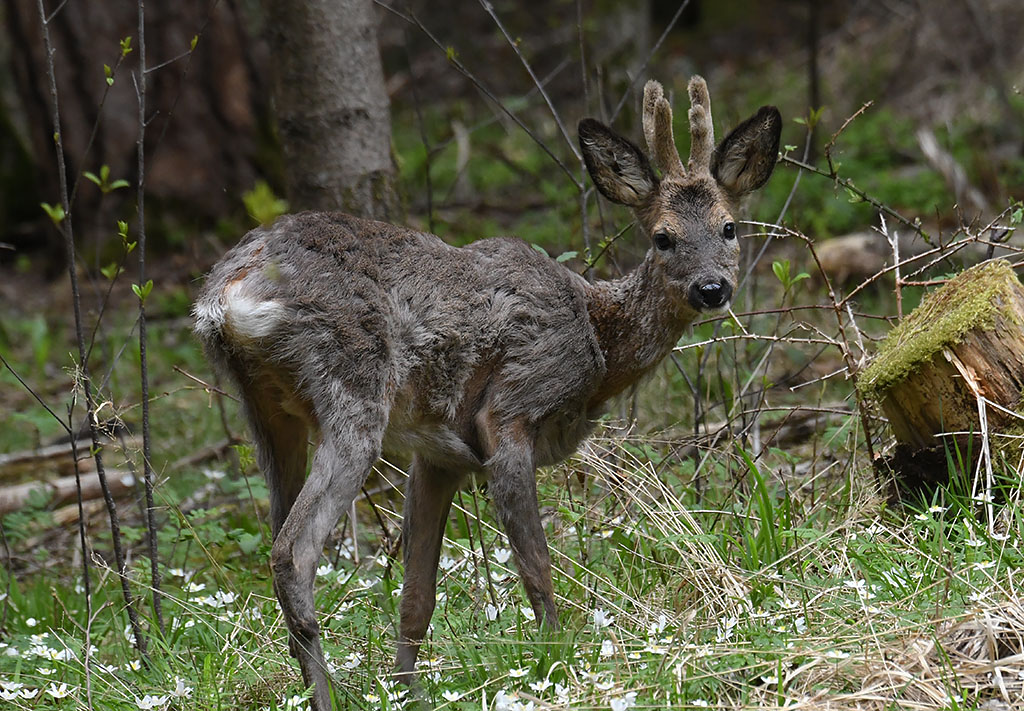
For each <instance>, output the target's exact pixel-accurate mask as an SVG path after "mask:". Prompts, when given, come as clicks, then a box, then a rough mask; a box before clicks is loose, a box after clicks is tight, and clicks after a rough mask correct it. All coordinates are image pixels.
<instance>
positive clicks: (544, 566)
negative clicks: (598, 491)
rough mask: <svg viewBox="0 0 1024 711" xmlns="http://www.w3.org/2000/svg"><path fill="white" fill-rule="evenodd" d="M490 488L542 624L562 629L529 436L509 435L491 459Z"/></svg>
mask: <svg viewBox="0 0 1024 711" xmlns="http://www.w3.org/2000/svg"><path fill="white" fill-rule="evenodd" d="M487 468H488V469H489V470H490V474H491V481H490V484H489V485H488V489H489V491H490V493H491V499H492V500H493V501H494V504H495V506H496V507H497V509H498V517H499V518H500V519H501V524H502V526H503V527H504V528H505V534H506V535H507V536H508V542H509V544H510V545H511V546H512V553H513V554H514V555H515V559H516V567H518V568H519V577H520V578H521V579H522V581H523V587H524V588H526V596H527V598H528V599H529V600H530V605H531V606H533V611H534V613H535V614H536V616H537V622H538V624H540V625H542V626H547V627H550V628H552V629H558V612H557V611H556V610H555V593H554V588H553V587H552V585H551V558H550V556H549V555H548V543H547V539H546V538H545V537H544V527H543V526H542V525H541V521H540V508H539V507H538V504H537V479H536V470H535V468H534V465H533V447H532V444H531V443H529V442H528V441H527V440H526V438H525V437H521V438H512V437H506V438H504V439H502V441H501V442H500V443H499V445H498V448H497V450H496V451H495V453H494V455H493V456H492V457H491V459H490V460H489V461H488V462H487Z"/></svg>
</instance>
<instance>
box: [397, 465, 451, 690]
mask: <svg viewBox="0 0 1024 711" xmlns="http://www.w3.org/2000/svg"><path fill="white" fill-rule="evenodd" d="M458 484H459V477H458V476H456V475H454V474H452V473H450V472H448V471H446V470H444V469H442V468H439V467H435V466H434V465H432V464H430V463H428V462H426V461H424V460H423V459H422V458H420V457H416V458H415V459H414V460H413V464H412V467H411V469H410V472H409V481H408V482H407V483H406V486H405V506H404V509H403V510H404V514H403V519H402V542H403V543H402V545H403V547H404V553H403V561H404V565H405V577H404V579H403V581H402V603H401V611H400V622H399V634H398V656H397V659H396V660H395V676H396V677H397V678H398V679H399V680H401V681H403V682H406V683H411V682H412V680H413V673H414V670H415V667H416V655H417V654H418V653H419V649H420V644H421V643H422V642H423V638H424V637H425V636H426V633H427V627H428V626H429V625H430V618H431V616H432V615H433V614H434V603H435V599H436V591H437V563H438V559H439V557H440V555H441V541H442V539H443V537H444V528H445V524H446V523H447V522H448V511H449V510H450V508H451V504H452V497H453V496H454V495H455V491H456V489H457V488H458Z"/></svg>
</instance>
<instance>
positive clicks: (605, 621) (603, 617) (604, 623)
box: [594, 608, 615, 629]
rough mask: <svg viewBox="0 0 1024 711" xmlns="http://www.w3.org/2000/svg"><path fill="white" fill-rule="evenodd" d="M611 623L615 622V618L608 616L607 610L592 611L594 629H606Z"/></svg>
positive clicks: (596, 609)
mask: <svg viewBox="0 0 1024 711" xmlns="http://www.w3.org/2000/svg"><path fill="white" fill-rule="evenodd" d="M613 622H615V618H614V617H612V616H611V615H609V614H608V611H607V610H602V609H601V608H595V609H594V627H596V628H597V629H601V628H603V627H608V626H609V625H611V624H612V623H613Z"/></svg>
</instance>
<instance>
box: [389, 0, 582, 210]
mask: <svg viewBox="0 0 1024 711" xmlns="http://www.w3.org/2000/svg"><path fill="white" fill-rule="evenodd" d="M374 2H376V4H377V5H378V6H380V7H382V8H384V9H385V10H387V11H388V12H390V13H392V14H394V15H396V16H397V17H400V18H401V19H403V20H405V21H406V22H408V23H410V24H412V25H415V26H416V27H417V28H419V30H420V31H421V32H422V33H423V34H424V35H426V36H427V38H428V39H429V40H430V41H431V42H433V43H434V45H435V46H436V47H437V48H438V49H440V50H441V51H442V52H444V53H445V55H446V56H447V57H448V61H449V62H450V63H451V65H452V66H453V67H455V69H456V70H457V71H458V72H459V73H460V74H462V75H463V76H464V77H466V78H467V79H469V81H470V82H471V83H472V84H473V86H475V87H476V88H477V90H478V91H479V92H480V93H482V94H483V95H484V96H486V97H487V98H488V99H490V100H491V101H493V102H494V103H495V104H496V105H497V106H498V108H499V109H501V111H502V113H504V114H505V115H506V116H508V117H509V118H510V119H512V121H513V122H515V124H516V125H517V126H519V128H521V129H522V130H523V131H524V132H525V133H526V135H527V136H529V137H530V138H531V139H533V142H534V143H536V144H537V146H538V147H539V148H540V149H541V150H542V151H544V152H545V153H547V155H548V157H549V158H551V160H553V161H554V162H555V165H557V166H558V167H559V168H561V169H562V171H563V172H564V173H565V174H566V175H568V176H569V180H571V181H572V184H573V185H575V186H576V189H577V190H582V189H583V187H584V186H583V183H581V182H580V180H579V178H577V177H576V176H575V175H573V173H572V171H570V170H569V168H568V166H566V165H565V163H564V162H562V159H561V158H559V157H558V156H556V155H555V154H554V153H553V152H552V151H551V149H550V148H549V147H548V145H547V144H546V143H545V142H544V141H543V140H541V138H540V136H538V135H537V134H536V133H534V132H533V130H532V129H530V127H529V126H527V125H526V124H525V123H524V122H523V120H522V119H520V118H519V117H518V116H516V114H515V113H513V111H512V110H511V109H510V108H508V107H507V106H506V105H505V104H504V103H503V102H502V101H501V100H500V99H499V98H498V97H497V96H495V95H494V93H493V92H492V91H491V90H490V89H488V88H487V87H486V86H485V85H484V84H483V82H481V81H480V80H479V79H477V78H476V75H474V74H473V73H472V72H470V71H469V69H467V68H466V66H465V65H464V64H463V63H462V62H461V61H460V60H459V58H458V56H457V55H456V53H455V51H454V50H452V48H451V47H446V46H445V45H443V44H441V41H440V40H438V39H437V37H435V36H434V34H433V33H432V32H431V31H430V30H428V29H427V27H426V25H424V24H423V23H422V22H421V21H420V19H419V18H418V17H417V16H416V13H414V12H412V11H411V10H410V12H409V14H408V15H407V14H405V13H403V12H400V11H399V10H396V9H395V8H393V7H391V6H390V5H387V4H386V3H384V2H381V0H374Z"/></svg>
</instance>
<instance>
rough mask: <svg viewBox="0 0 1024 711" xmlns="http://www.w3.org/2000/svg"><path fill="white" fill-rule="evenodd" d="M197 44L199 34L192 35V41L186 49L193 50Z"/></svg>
mask: <svg viewBox="0 0 1024 711" xmlns="http://www.w3.org/2000/svg"><path fill="white" fill-rule="evenodd" d="M197 44H199V35H192V41H191V42H190V43H189V45H188V51H189V52H194V51H195V50H196V45H197Z"/></svg>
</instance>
